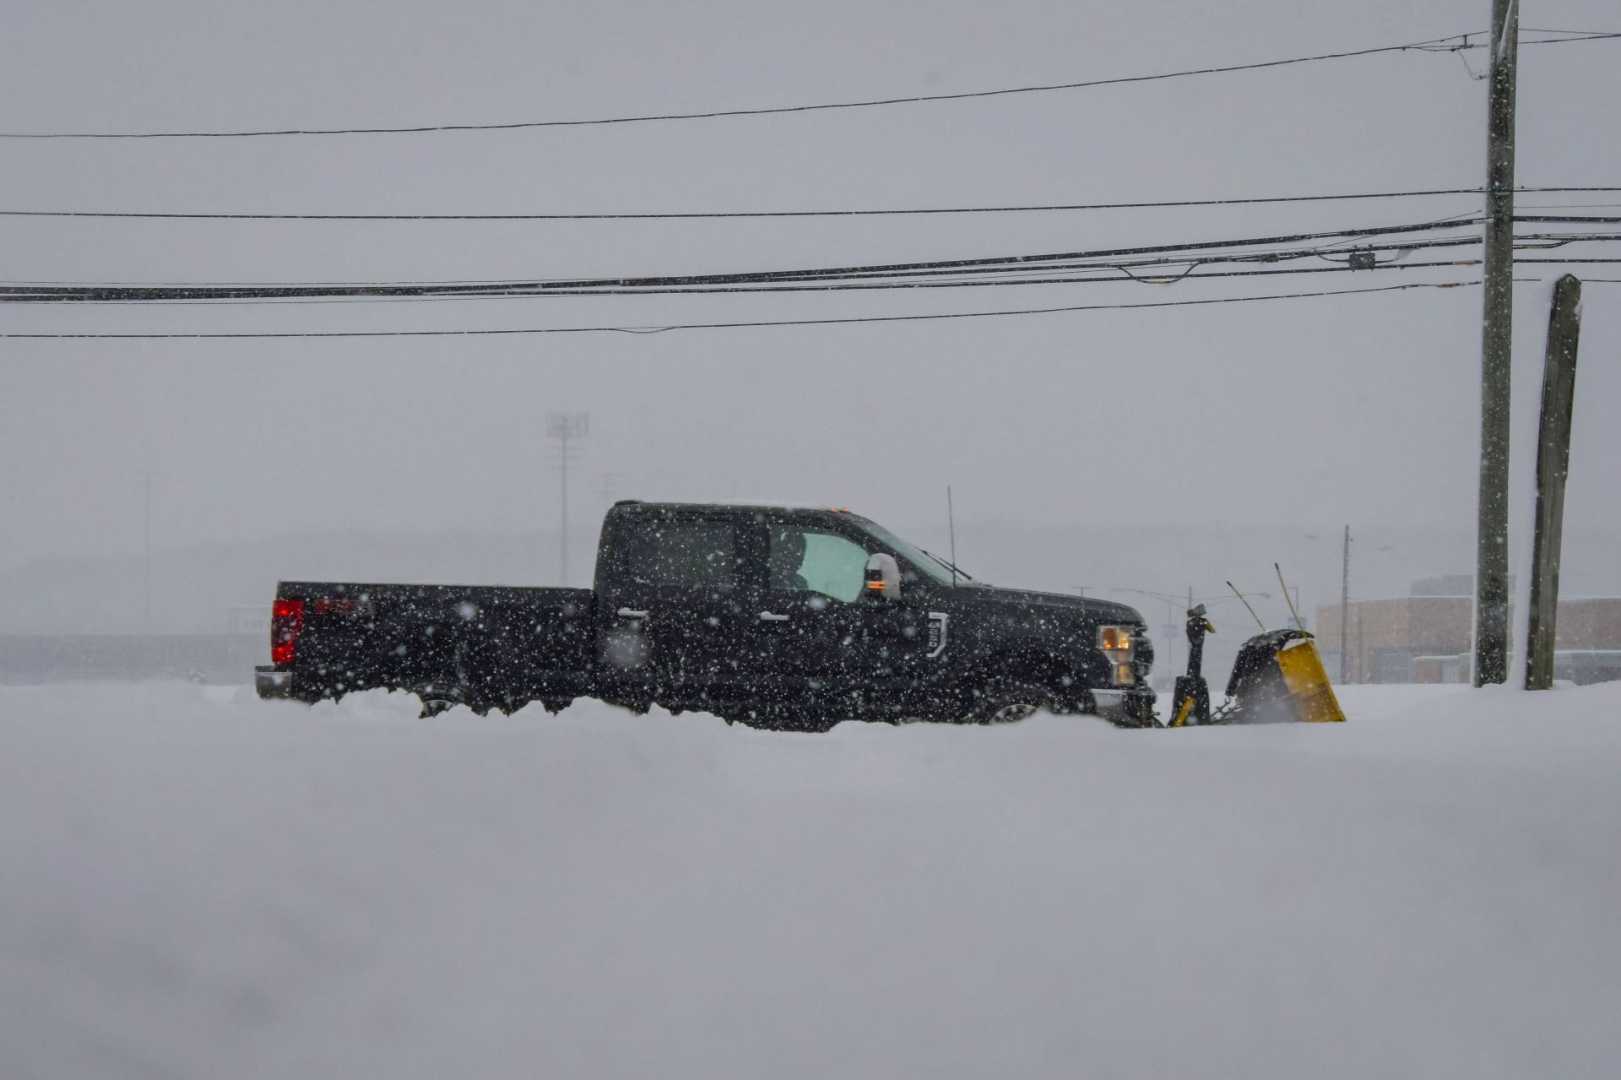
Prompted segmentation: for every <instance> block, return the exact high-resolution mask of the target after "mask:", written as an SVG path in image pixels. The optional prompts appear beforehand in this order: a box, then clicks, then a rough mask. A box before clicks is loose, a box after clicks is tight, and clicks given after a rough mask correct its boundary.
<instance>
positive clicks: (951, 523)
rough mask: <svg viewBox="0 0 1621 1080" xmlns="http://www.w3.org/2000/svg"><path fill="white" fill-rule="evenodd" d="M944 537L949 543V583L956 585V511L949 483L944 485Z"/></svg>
mask: <svg viewBox="0 0 1621 1080" xmlns="http://www.w3.org/2000/svg"><path fill="white" fill-rule="evenodd" d="M946 538H947V541H948V542H949V543H950V544H951V584H952V587H953V588H955V587H956V585H957V511H956V508H955V507H954V506H953V505H952V502H951V485H950V484H947V485H946Z"/></svg>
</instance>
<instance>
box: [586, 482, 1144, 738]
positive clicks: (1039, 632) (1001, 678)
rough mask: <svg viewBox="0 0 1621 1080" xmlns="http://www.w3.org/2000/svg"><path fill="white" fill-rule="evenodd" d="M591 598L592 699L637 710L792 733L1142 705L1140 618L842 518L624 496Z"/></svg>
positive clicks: (612, 514)
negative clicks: (654, 708) (959, 565)
mask: <svg viewBox="0 0 1621 1080" xmlns="http://www.w3.org/2000/svg"><path fill="white" fill-rule="evenodd" d="M595 594H596V597H597V610H598V615H599V620H600V638H599V653H598V671H597V684H598V688H599V691H600V696H602V697H604V698H605V699H607V700H611V701H616V702H619V703H621V704H626V705H629V706H631V707H638V708H639V707H645V706H647V705H649V704H652V703H655V702H656V703H658V704H660V705H662V706H665V707H667V708H671V709H676V710H680V709H702V710H705V711H709V712H715V713H718V714H720V715H722V716H726V717H728V718H731V719H740V720H744V721H745V722H749V723H756V724H761V725H763V726H773V727H789V728H800V729H815V728H820V727H824V726H831V724H832V723H834V722H836V721H837V720H838V719H841V718H844V717H866V718H873V719H880V718H883V719H900V718H906V717H931V718H938V719H980V720H995V719H1013V718H1016V717H1017V716H1021V715H1024V714H1025V713H1027V712H1029V711H1033V710H1034V709H1036V708H1049V709H1056V710H1060V711H1075V712H1094V711H1097V712H1104V713H1107V714H1111V715H1115V716H1117V718H1122V719H1128V720H1129V719H1130V718H1131V717H1133V716H1136V715H1144V716H1146V715H1148V714H1149V713H1151V711H1152V705H1153V692H1152V691H1151V690H1149V689H1148V688H1147V685H1146V676H1147V672H1148V668H1149V665H1150V664H1151V663H1152V651H1151V648H1150V646H1149V644H1148V641H1147V637H1146V633H1145V630H1144V625H1143V620H1142V618H1141V616H1140V615H1138V614H1137V612H1135V611H1133V610H1132V609H1130V608H1128V607H1125V606H1123V605H1119V604H1113V603H1108V602H1105V601H1099V600H1087V599H1083V598H1080V597H1071V596H1063V595H1055V594H1044V593H1033V592H1026V591H1021V590H1010V589H999V588H995V587H992V586H988V585H984V584H982V583H979V582H976V581H974V580H973V579H972V578H970V577H969V576H968V575H966V574H964V573H963V572H961V571H960V570H957V569H956V568H955V567H953V566H952V565H951V564H950V563H949V562H947V561H945V560H943V559H940V558H938V557H937V556H933V555H931V554H929V553H928V552H926V551H924V550H923V549H921V548H919V547H916V546H915V545H912V544H910V543H908V542H907V541H905V540H903V539H901V538H900V537H898V536H896V535H895V534H893V533H891V532H889V531H888V530H886V529H884V528H883V527H882V526H880V525H878V524H877V523H876V522H873V521H871V520H869V519H867V518H864V517H862V516H861V515H859V514H855V513H851V512H849V511H847V510H842V509H835V508H825V509H811V508H803V507H793V506H771V505H748V506H741V505H733V504H676V503H642V502H621V503H618V504H616V505H615V506H614V507H613V508H612V509H611V510H610V511H609V513H608V516H607V519H606V521H605V522H604V525H603V533H602V543H601V554H600V556H599V559H598V563H597V571H596V588H595Z"/></svg>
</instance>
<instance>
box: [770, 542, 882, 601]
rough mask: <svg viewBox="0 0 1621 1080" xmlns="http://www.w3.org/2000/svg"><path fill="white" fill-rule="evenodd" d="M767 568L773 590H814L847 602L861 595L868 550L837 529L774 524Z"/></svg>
mask: <svg viewBox="0 0 1621 1080" xmlns="http://www.w3.org/2000/svg"><path fill="white" fill-rule="evenodd" d="M766 570H767V575H766V581H767V587H768V588H770V589H772V590H773V591H776V592H814V593H820V594H821V595H823V596H830V597H832V598H833V599H835V600H842V601H844V602H846V603H850V602H853V601H854V600H856V599H857V598H858V597H860V595H861V589H862V585H863V583H864V582H865V580H866V574H867V552H866V549H865V548H863V547H862V546H861V545H860V544H857V543H856V542H855V541H853V540H847V539H845V538H844V537H842V536H840V535H838V534H837V533H830V532H820V531H818V530H815V529H805V528H801V527H799V526H794V525H773V526H771V547H770V550H769V552H768V554H767V563H766Z"/></svg>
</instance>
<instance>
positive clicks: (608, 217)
mask: <svg viewBox="0 0 1621 1080" xmlns="http://www.w3.org/2000/svg"><path fill="white" fill-rule="evenodd" d="M1515 190H1516V191H1518V192H1532V193H1538V194H1549V193H1559V194H1569V193H1576V192H1581V193H1593V192H1601V193H1604V192H1617V191H1621V186H1616V187H1522V188H1516V189H1515ZM1483 194H1485V189H1484V188H1478V187H1473V188H1420V189H1416V190H1412V191H1365V192H1354V193H1349V194H1332V195H1265V196H1254V197H1248V198H1233V199H1163V200H1157V201H1150V202H1102V203H1034V204H1024V205H1013V206H937V207H895V208H859V209H850V210H690V211H689V210H671V211H665V210H630V211H587V212H580V213H567V212H555V213H534V214H527V213H515V214H325V213H309V214H300V213H279V212H271V211H265V212H257V211H241V210H15V209H12V210H0V217H14V218H98V219H107V218H112V219H136V220H142V221H407V222H409V221H695V220H710V219H724V218H827V217H881V216H882V217H890V216H894V217H900V216H909V215H924V214H1031V213H1051V212H1055V211H1068V210H1160V209H1172V208H1176V207H1198V206H1258V205H1268V204H1277V203H1314V202H1349V201H1357V200H1373V199H1412V198H1427V197H1433V196H1441V195H1483Z"/></svg>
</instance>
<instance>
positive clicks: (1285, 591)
mask: <svg viewBox="0 0 1621 1080" xmlns="http://www.w3.org/2000/svg"><path fill="white" fill-rule="evenodd" d="M1272 569H1274V570H1276V571H1277V572H1278V588H1280V589H1282V590H1283V602H1284V603H1285V604H1288V605H1289V615H1290V617H1291V618H1293V619H1294V621H1295V629H1296V630H1304V629H1305V628H1306V624H1305V623H1303V622H1301V621H1300V612H1298V611H1296V610H1295V602H1294V601H1293V600H1291V599H1289V585H1288V583H1287V582H1285V581H1284V580H1283V567H1281V566H1279V565H1278V564H1277V563H1273V564H1272Z"/></svg>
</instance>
